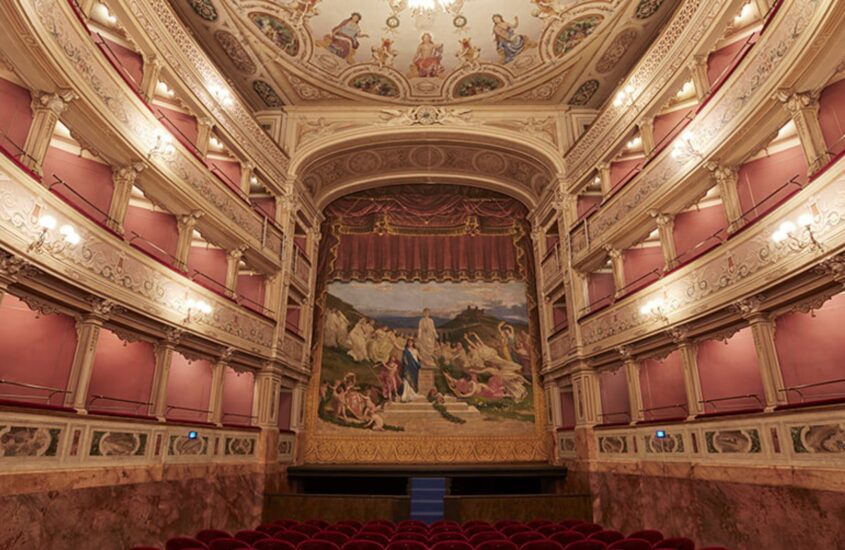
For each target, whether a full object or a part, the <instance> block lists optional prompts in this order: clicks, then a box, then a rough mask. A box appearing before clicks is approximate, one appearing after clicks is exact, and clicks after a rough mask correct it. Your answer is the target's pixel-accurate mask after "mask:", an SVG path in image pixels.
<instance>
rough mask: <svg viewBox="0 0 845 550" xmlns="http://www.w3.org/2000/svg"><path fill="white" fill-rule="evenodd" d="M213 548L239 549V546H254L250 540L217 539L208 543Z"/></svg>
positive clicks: (220, 549) (224, 549)
mask: <svg viewBox="0 0 845 550" xmlns="http://www.w3.org/2000/svg"><path fill="white" fill-rule="evenodd" d="M208 547H209V548H210V549H211V550H238V549H239V548H252V546H250V545H249V543H248V542H244V541H242V540H238V539H216V540H213V541H211V544H209V545H208Z"/></svg>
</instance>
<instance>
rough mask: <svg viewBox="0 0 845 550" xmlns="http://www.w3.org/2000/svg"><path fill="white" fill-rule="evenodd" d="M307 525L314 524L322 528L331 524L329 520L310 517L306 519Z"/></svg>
mask: <svg viewBox="0 0 845 550" xmlns="http://www.w3.org/2000/svg"><path fill="white" fill-rule="evenodd" d="M305 525H314V526H316V527H319V528H320V529H325V528H326V527H328V526H329V522H328V521H323V520H321V519H309V520H306V521H305Z"/></svg>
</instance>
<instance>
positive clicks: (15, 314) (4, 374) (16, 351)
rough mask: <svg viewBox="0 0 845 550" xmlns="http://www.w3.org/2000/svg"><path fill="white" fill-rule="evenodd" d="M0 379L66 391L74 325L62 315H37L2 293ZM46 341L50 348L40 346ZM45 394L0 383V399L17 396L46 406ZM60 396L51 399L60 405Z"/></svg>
mask: <svg viewBox="0 0 845 550" xmlns="http://www.w3.org/2000/svg"><path fill="white" fill-rule="evenodd" d="M0 327H2V330H0V357H2V361H0V378H2V379H4V380H9V381H12V382H22V383H25V384H36V385H39V386H48V387H51V388H56V389H62V390H64V389H66V387H67V382H68V376H69V375H70V368H71V364H72V363H73V354H74V351H75V350H76V323H75V322H74V320H73V319H72V318H70V317H68V316H66V315H46V316H39V314H38V313H37V312H35V311H32V310H31V309H29V307H27V305H26V304H25V303H24V302H23V301H22V300H19V299H18V298H16V297H14V296H12V295H10V294H6V295H5V296H4V297H3V301H2V303H0ZM45 342H49V343H50V345H44V343H45ZM48 395H49V393H48V392H44V391H40V390H32V389H26V388H18V387H15V386H11V385H8V384H0V398H4V399H11V398H14V397H16V396H19V398H21V399H24V398H25V399H26V400H27V401H30V400H31V401H35V402H38V403H46V402H47V401H46V397H47V396H48ZM63 400H64V395H62V394H59V395H55V396H53V398H52V399H51V401H50V404H52V405H61V404H62V402H63Z"/></svg>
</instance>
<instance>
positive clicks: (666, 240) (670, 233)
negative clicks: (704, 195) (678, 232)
mask: <svg viewBox="0 0 845 550" xmlns="http://www.w3.org/2000/svg"><path fill="white" fill-rule="evenodd" d="M651 216H652V217H653V218H654V221H655V222H657V234H658V236H659V237H660V249H661V250H662V251H663V261H664V262H665V263H666V267H665V269H666V271H668V270H670V269H672V268H673V267H675V263H676V260H675V258H676V257H677V253H676V252H675V216H674V215H672V214H664V213H660V212H652V213H651Z"/></svg>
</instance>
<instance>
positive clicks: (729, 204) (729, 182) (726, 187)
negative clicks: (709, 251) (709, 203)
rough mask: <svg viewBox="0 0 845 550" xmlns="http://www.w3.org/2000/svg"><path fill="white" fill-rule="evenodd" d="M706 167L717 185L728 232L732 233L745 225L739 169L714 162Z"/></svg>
mask: <svg viewBox="0 0 845 550" xmlns="http://www.w3.org/2000/svg"><path fill="white" fill-rule="evenodd" d="M707 168H708V169H709V170H710V173H711V174H712V175H713V179H714V180H716V184H717V185H718V186H719V195H721V197H722V205H723V206H724V207H725V216H726V217H727V218H728V233H733V232H735V231H737V230H738V229H739V228H741V227H742V226H743V225H745V220H743V219H742V203H740V200H739V191H738V187H737V184H738V183H739V171H738V170H737V169H736V168H735V167H733V166H722V165H720V164H717V163H715V162H710V163H708V164H707Z"/></svg>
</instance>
